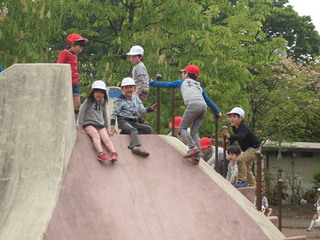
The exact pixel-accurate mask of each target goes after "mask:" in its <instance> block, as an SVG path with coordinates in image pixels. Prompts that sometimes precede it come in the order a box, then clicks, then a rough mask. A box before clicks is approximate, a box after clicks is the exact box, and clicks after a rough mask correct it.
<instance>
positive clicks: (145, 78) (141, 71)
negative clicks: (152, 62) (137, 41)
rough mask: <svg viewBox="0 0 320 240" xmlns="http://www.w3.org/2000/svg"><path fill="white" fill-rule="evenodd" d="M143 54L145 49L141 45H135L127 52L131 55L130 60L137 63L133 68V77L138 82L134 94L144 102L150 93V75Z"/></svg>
mask: <svg viewBox="0 0 320 240" xmlns="http://www.w3.org/2000/svg"><path fill="white" fill-rule="evenodd" d="M143 54H144V50H143V48H142V47H140V46H133V47H132V48H131V49H130V52H128V53H127V55H129V56H130V61H131V62H132V63H133V64H134V65H135V66H134V67H133V69H132V78H133V80H134V81H135V84H136V88H135V91H134V93H133V94H134V95H136V96H138V97H139V98H140V100H141V102H144V100H145V99H146V98H147V96H148V94H149V75H148V72H147V69H146V67H145V65H144V64H143V62H142V59H143Z"/></svg>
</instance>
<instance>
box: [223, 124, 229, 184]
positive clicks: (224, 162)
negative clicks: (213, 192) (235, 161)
mask: <svg viewBox="0 0 320 240" xmlns="http://www.w3.org/2000/svg"><path fill="white" fill-rule="evenodd" d="M224 129H228V127H227V126H223V127H222V131H223V130H224ZM226 140H227V137H226V136H223V142H224V144H223V176H224V178H226V176H227V145H226V144H225V142H226Z"/></svg>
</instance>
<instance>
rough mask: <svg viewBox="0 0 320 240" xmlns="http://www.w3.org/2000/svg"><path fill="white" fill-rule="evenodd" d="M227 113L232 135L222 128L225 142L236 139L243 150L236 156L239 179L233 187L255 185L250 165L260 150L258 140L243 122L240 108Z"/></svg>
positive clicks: (231, 141) (243, 114)
mask: <svg viewBox="0 0 320 240" xmlns="http://www.w3.org/2000/svg"><path fill="white" fill-rule="evenodd" d="M227 115H228V116H229V121H230V123H231V125H232V130H233V132H234V135H230V134H229V133H228V130H227V129H224V130H223V131H222V134H223V135H224V136H226V138H227V141H226V143H225V144H228V143H230V144H232V143H234V142H236V141H237V142H238V144H239V145H240V147H241V150H242V151H243V153H242V154H241V155H240V156H239V157H238V158H237V164H238V171H239V173H238V180H239V181H238V183H237V184H236V185H235V187H247V186H248V185H249V186H255V184H256V179H255V177H254V175H253V172H252V166H253V162H254V160H255V159H256V155H255V153H256V151H261V147H260V141H259V140H258V138H257V137H256V135H255V134H254V133H253V131H252V130H251V129H250V128H249V127H248V126H247V125H245V124H244V122H243V120H244V116H245V112H244V111H243V109H242V108H239V107H235V108H233V109H232V110H231V112H229V113H227Z"/></svg>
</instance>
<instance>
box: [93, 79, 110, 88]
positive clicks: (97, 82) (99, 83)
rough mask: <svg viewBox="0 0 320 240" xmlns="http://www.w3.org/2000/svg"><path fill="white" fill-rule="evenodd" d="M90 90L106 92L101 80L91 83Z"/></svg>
mask: <svg viewBox="0 0 320 240" xmlns="http://www.w3.org/2000/svg"><path fill="white" fill-rule="evenodd" d="M91 88H92V89H101V90H107V87H106V84H105V83H104V82H103V81H101V80H98V81H95V82H94V83H92V87H91Z"/></svg>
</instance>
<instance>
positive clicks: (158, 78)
mask: <svg viewBox="0 0 320 240" xmlns="http://www.w3.org/2000/svg"><path fill="white" fill-rule="evenodd" d="M156 79H157V81H161V80H162V75H161V74H159V73H158V74H157V75H156ZM160 102H161V98H160V88H157V104H158V107H157V134H160Z"/></svg>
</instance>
